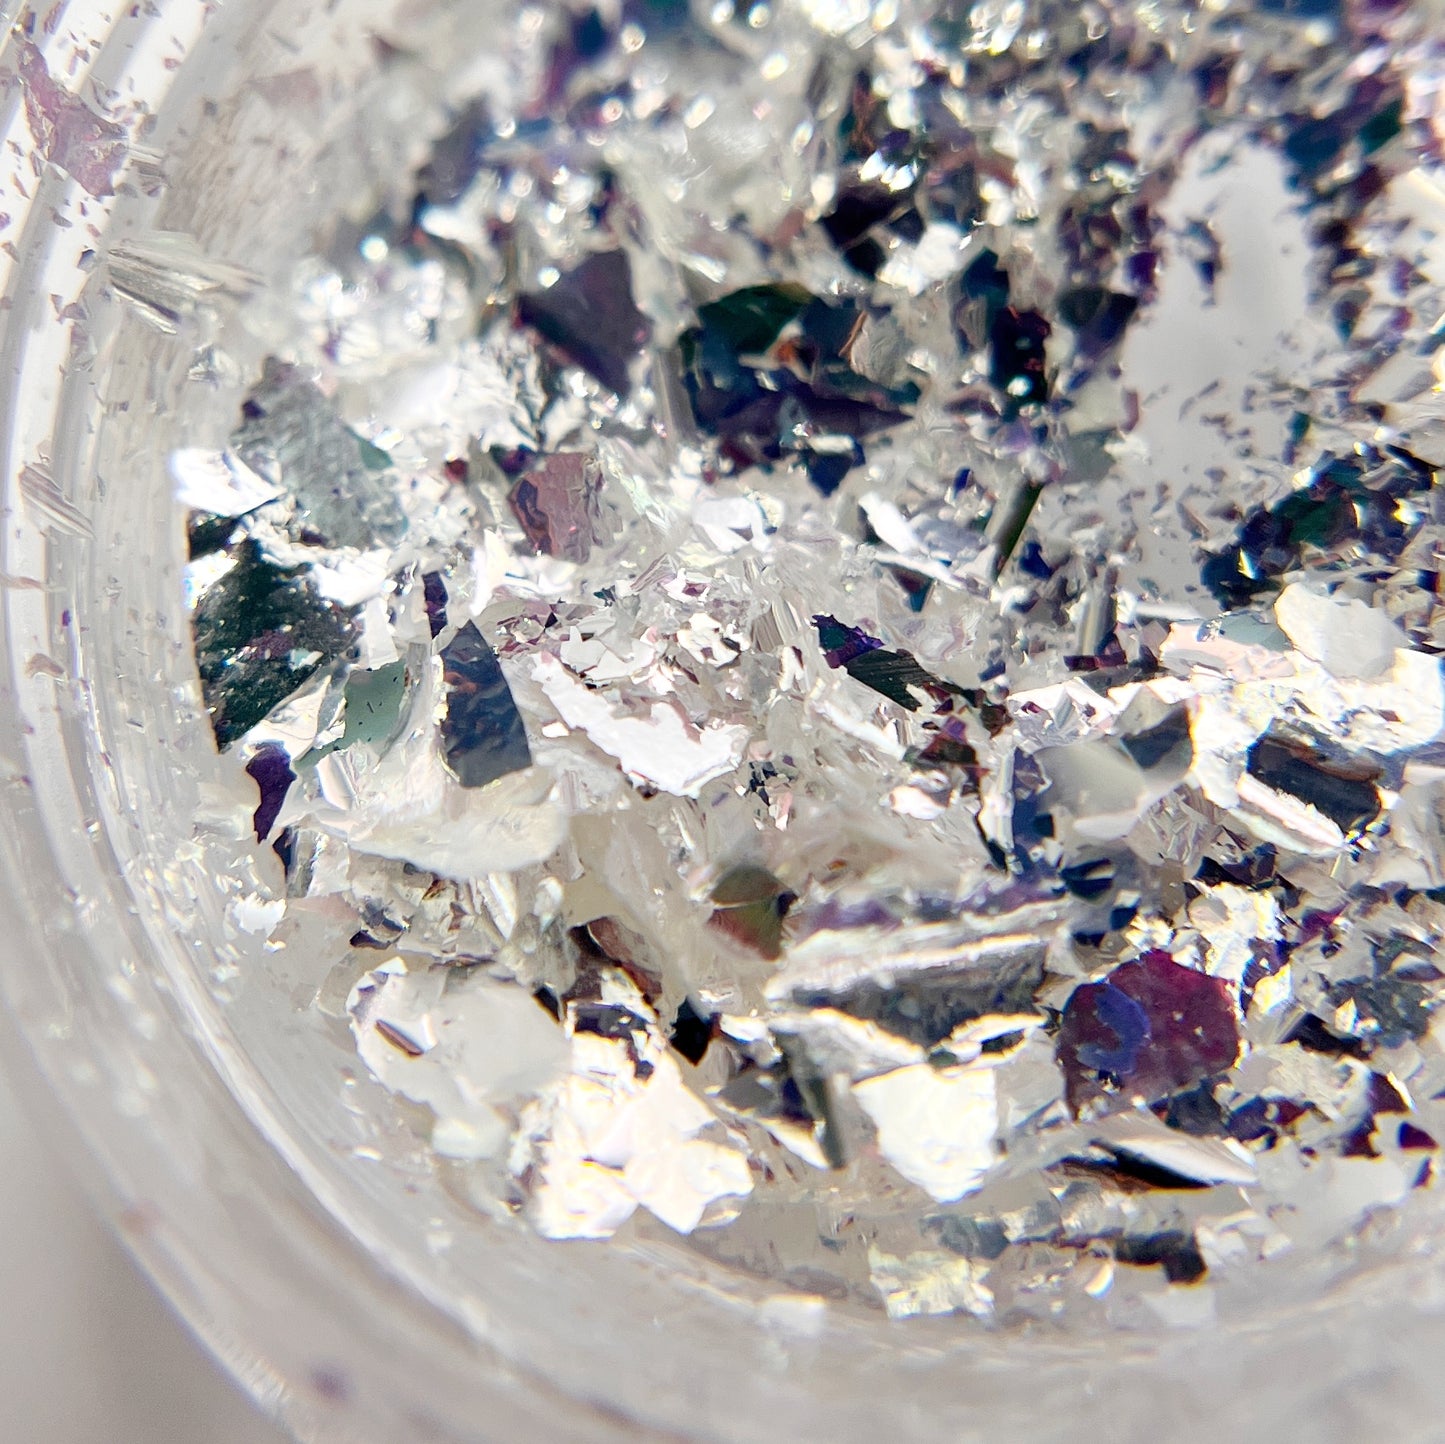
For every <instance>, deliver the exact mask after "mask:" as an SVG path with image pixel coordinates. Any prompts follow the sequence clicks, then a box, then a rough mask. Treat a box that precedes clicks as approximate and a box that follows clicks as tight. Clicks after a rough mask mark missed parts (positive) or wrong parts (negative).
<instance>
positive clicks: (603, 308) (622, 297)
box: [517, 251, 649, 396]
mask: <svg viewBox="0 0 1445 1444" xmlns="http://www.w3.org/2000/svg"><path fill="white" fill-rule="evenodd" d="M517 319H518V320H520V321H521V322H522V324H523V325H526V326H531V327H533V328H534V329H535V330H536V331H537V333H538V334H539V335H541V336H542V337H543V338H544V339H545V340H547V341H549V342H551V343H552V345H554V346H555V347H556V348H557V349H558V351H560V352H561V353H562V355H563V356H565V357H566V358H567V359H568V360H569V361H571V362H573V363H574V364H575V365H577V366H580V367H581V368H582V369H583V370H584V371H587V372H590V373H591V374H592V375H593V376H595V377H596V378H597V379H598V380H599V381H600V382H601V383H602V384H603V385H604V386H606V387H607V388H608V389H609V390H611V391H615V392H616V393H617V394H618V395H619V396H625V395H626V394H627V392H628V391H629V390H630V389H631V381H630V379H629V376H628V369H629V367H630V365H631V363H632V359H633V357H635V356H636V355H637V353H638V352H639V351H640V350H641V349H642V347H643V345H644V344H645V343H646V341H647V337H648V331H649V327H648V322H647V318H646V317H645V316H644V315H643V314H642V312H641V311H639V310H638V309H637V305H636V303H635V302H634V301H633V299H632V266H631V264H630V263H629V261H628V259H627V256H626V253H625V252H623V251H599V252H598V253H597V254H596V255H593V256H588V258H587V259H586V260H585V261H583V262H581V263H580V264H579V265H577V266H575V267H574V268H573V269H572V270H570V271H568V272H566V273H565V274H564V275H562V276H560V277H559V278H558V279H557V280H556V281H554V282H553V283H552V285H551V286H550V287H548V289H547V290H545V291H536V292H533V293H531V294H528V295H525V296H522V297H521V298H520V299H519V300H518V303H517Z"/></svg>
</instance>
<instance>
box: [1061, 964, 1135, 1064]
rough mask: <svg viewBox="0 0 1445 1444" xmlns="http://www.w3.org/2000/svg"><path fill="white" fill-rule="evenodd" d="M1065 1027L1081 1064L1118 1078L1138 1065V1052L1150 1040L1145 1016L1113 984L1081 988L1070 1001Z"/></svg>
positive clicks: (1133, 1001)
mask: <svg viewBox="0 0 1445 1444" xmlns="http://www.w3.org/2000/svg"><path fill="white" fill-rule="evenodd" d="M1081 995H1083V996H1081ZM1066 1027H1067V1028H1068V1039H1069V1045H1070V1046H1071V1047H1072V1048H1073V1050H1074V1054H1075V1056H1076V1057H1077V1058H1078V1061H1079V1062H1080V1063H1081V1064H1083V1065H1084V1066H1085V1067H1086V1068H1090V1069H1093V1070H1095V1071H1096V1072H1100V1073H1113V1074H1114V1075H1116V1076H1117V1077H1121V1078H1127V1077H1128V1076H1129V1075H1130V1074H1131V1073H1132V1072H1133V1071H1134V1069H1135V1068H1136V1067H1137V1066H1138V1063H1139V1050H1140V1049H1141V1048H1143V1046H1144V1044H1145V1043H1147V1042H1148V1041H1149V1015H1148V1013H1146V1012H1145V1011H1144V1009H1143V1007H1142V1006H1141V1005H1140V1004H1139V1003H1137V1002H1135V1000H1134V999H1133V998H1131V997H1130V996H1129V995H1128V993H1126V992H1124V990H1123V989H1122V988H1116V987H1115V986H1114V985H1113V984H1112V983H1089V984H1085V986H1084V987H1082V988H1080V989H1079V990H1078V991H1077V992H1076V993H1075V994H1074V996H1073V998H1072V999H1071V1000H1070V1002H1069V1011H1068V1022H1067V1024H1066ZM1061 1036H1062V1035H1061Z"/></svg>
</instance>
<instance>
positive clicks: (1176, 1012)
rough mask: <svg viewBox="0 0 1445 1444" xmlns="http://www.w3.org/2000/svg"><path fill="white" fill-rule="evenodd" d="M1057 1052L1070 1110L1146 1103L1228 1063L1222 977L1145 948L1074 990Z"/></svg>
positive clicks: (1231, 1014) (1234, 1019)
mask: <svg viewBox="0 0 1445 1444" xmlns="http://www.w3.org/2000/svg"><path fill="white" fill-rule="evenodd" d="M1057 1053H1058V1060H1059V1066H1060V1067H1061V1068H1062V1069H1063V1070H1064V1077H1065V1079H1066V1081H1067V1084H1068V1097H1069V1106H1070V1107H1071V1108H1072V1109H1073V1110H1074V1111H1075V1112H1076V1113H1080V1112H1083V1111H1085V1110H1093V1109H1095V1108H1097V1107H1098V1106H1099V1105H1103V1106H1104V1107H1105V1108H1119V1107H1124V1106H1127V1105H1129V1104H1131V1103H1134V1102H1143V1103H1152V1102H1154V1101H1155V1100H1156V1099H1159V1098H1163V1097H1165V1096H1166V1095H1167V1094H1170V1093H1173V1092H1176V1091H1177V1090H1180V1089H1184V1088H1188V1087H1190V1086H1191V1085H1193V1084H1195V1083H1198V1082H1200V1081H1201V1080H1202V1079H1205V1078H1209V1077H1212V1076H1214V1075H1216V1074H1220V1073H1224V1072H1226V1071H1227V1070H1228V1069H1230V1068H1232V1067H1233V1066H1234V1064H1235V1061H1236V1060H1237V1059H1238V1057H1239V1020H1238V1014H1237V1012H1236V1010H1235V1007H1234V1004H1233V1003H1232V1002H1231V1001H1230V997H1229V989H1228V986H1227V985H1226V984H1225V983H1224V982H1223V981H1222V980H1221V979H1218V978H1211V977H1209V976H1207V975H1206V974H1204V973H1201V972H1197V971H1195V970H1194V969H1193V968H1186V967H1182V966H1181V965H1180V964H1178V963H1176V962H1175V961H1174V960H1173V959H1172V958H1171V957H1170V956H1169V955H1168V954H1167V953H1162V952H1148V953H1145V954H1144V955H1143V957H1141V958H1139V959H1137V960H1136V961H1134V962H1131V963H1124V964H1122V965H1121V966H1119V967H1117V968H1115V969H1114V971H1113V972H1112V973H1110V974H1109V976H1108V977H1107V978H1106V979H1105V980H1104V981H1103V982H1101V983H1085V984H1083V985H1082V986H1081V987H1079V988H1076V989H1075V990H1074V993H1073V995H1072V996H1071V997H1070V999H1069V1003H1068V1006H1067V1007H1066V1008H1065V1010H1064V1018H1063V1025H1062V1026H1061V1027H1060V1029H1059V1036H1058V1042H1057Z"/></svg>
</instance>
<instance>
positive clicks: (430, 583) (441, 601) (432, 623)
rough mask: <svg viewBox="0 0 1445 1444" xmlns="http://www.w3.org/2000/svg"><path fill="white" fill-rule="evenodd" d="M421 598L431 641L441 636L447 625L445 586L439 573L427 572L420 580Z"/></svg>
mask: <svg viewBox="0 0 1445 1444" xmlns="http://www.w3.org/2000/svg"><path fill="white" fill-rule="evenodd" d="M421 585H422V596H423V598H424V599H425V602H426V620H427V625H428V626H429V627H430V628H431V634H432V639H433V640H435V639H436V638H437V637H438V636H440V635H441V633H442V631H443V630H444V629H445V627H446V624H447V584H446V582H445V581H444V580H443V579H442V574H441V573H440V572H428V573H427V574H426V575H425V576H424V577H423V578H422V579H421Z"/></svg>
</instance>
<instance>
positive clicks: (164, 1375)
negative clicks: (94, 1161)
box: [0, 1069, 284, 1444]
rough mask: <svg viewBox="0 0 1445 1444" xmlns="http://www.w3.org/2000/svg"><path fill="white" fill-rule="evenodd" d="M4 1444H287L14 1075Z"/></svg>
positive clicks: (2, 1138) (2, 1114)
mask: <svg viewBox="0 0 1445 1444" xmlns="http://www.w3.org/2000/svg"><path fill="white" fill-rule="evenodd" d="M0 1239H3V1245H0V1400H3V1401H4V1402H3V1405H0V1438H3V1439H5V1440H7V1441H11V1444H284V1440H283V1438H282V1436H281V1434H280V1433H278V1432H277V1430H276V1429H275V1428H274V1427H272V1426H271V1425H270V1424H268V1423H267V1422H266V1421H265V1420H264V1419H262V1418H261V1417H260V1416H259V1415H258V1414H257V1413H256V1412H255V1411H254V1410H253V1409H252V1407H251V1405H250V1403H249V1402H248V1401H247V1400H246V1399H244V1398H243V1397H242V1396H241V1395H240V1393H238V1392H237V1391H236V1389H235V1388H234V1387H233V1386H232V1385H231V1384H230V1383H229V1382H228V1381H227V1380H225V1379H224V1378H223V1377H222V1376H221V1374H220V1372H219V1371H218V1370H217V1369H216V1367H215V1365H214V1364H213V1363H212V1362H211V1360H210V1358H209V1357H208V1356H207V1355H206V1354H205V1353H204V1352H203V1351H202V1350H201V1348H200V1346H199V1345H198V1344H197V1343H196V1342H195V1341H194V1340H193V1339H192V1338H191V1337H190V1336H189V1335H188V1334H187V1333H186V1331H185V1330H184V1329H183V1328H182V1326H181V1325H180V1323H179V1322H178V1321H177V1320H176V1319H174V1318H173V1317H172V1316H171V1314H170V1311H169V1310H168V1309H167V1307H166V1305H165V1304H163V1303H162V1302H161V1300H160V1299H159V1298H158V1297H157V1296H156V1294H155V1293H154V1291H153V1290H152V1289H151V1288H150V1286H149V1285H148V1284H146V1283H144V1282H143V1281H142V1280H141V1278H140V1277H139V1275H138V1274H137V1273H136V1271H135V1269H134V1268H133V1267H132V1266H131V1263H130V1260H129V1258H128V1257H127V1256H126V1255H125V1253H124V1252H123V1251H122V1250H121V1248H120V1246H119V1244H117V1243H116V1242H115V1240H114V1239H113V1238H112V1237H111V1236H110V1235H109V1234H108V1233H107V1232H106V1231H105V1230H104V1229H103V1228H102V1227H101V1226H100V1224H99V1223H98V1222H97V1221H96V1220H95V1218H94V1217H93V1216H92V1215H91V1213H90V1211H89V1209H88V1207H87V1205H86V1203H85V1201H84V1200H83V1198H82V1197H81V1195H80V1192H79V1190H78V1189H77V1188H76V1186H75V1184H74V1183H73V1182H72V1181H71V1180H70V1178H69V1176H68V1175H67V1174H66V1173H65V1171H64V1169H63V1167H62V1166H61V1165H60V1163H59V1161H58V1160H57V1159H55V1158H54V1157H52V1156H51V1152H50V1150H48V1149H47V1147H46V1145H45V1143H44V1141H43V1140H42V1139H41V1138H40V1137H38V1136H37V1134H36V1132H35V1130H34V1128H33V1127H32V1126H31V1124H30V1122H29V1120H28V1119H27V1118H26V1117H25V1116H24V1114H23V1113H22V1111H21V1107H20V1105H19V1103H18V1102H17V1101H16V1098H15V1095H14V1093H13V1091H12V1090H11V1087H10V1083H9V1080H8V1079H7V1078H6V1077H5V1076H4V1072H3V1069H0Z"/></svg>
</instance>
